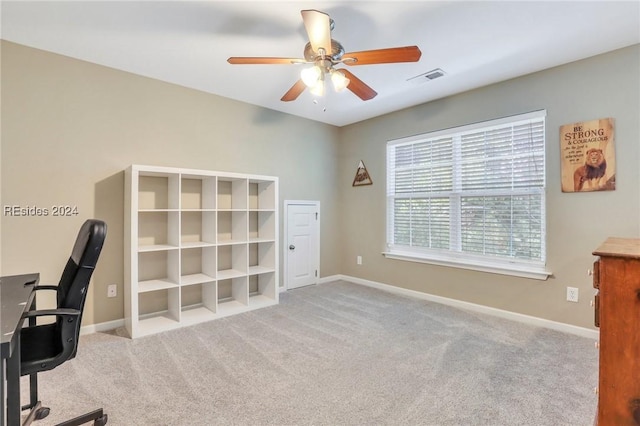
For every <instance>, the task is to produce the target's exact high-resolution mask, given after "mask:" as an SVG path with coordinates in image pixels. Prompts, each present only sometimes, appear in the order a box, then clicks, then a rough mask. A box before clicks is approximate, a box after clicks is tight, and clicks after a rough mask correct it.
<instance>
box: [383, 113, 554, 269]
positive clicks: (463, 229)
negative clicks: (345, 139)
mask: <svg viewBox="0 0 640 426" xmlns="http://www.w3.org/2000/svg"><path fill="white" fill-rule="evenodd" d="M544 117H545V112H544V111H537V112H533V113H528V114H523V115H519V116H513V117H507V118H502V119H499V120H493V121H490V122H483V123H477V124H473V125H469V126H463V127H458V128H454V129H448V130H444V131H439V132H433V133H429V134H424V135H419V136H413V137H410V138H404V139H400V140H395V141H390V142H388V144H387V244H388V252H387V253H386V254H387V255H390V256H391V257H393V255H399V256H403V257H406V258H415V259H422V260H429V259H431V260H441V261H445V262H449V263H455V264H458V265H460V266H462V267H465V266H466V267H471V266H474V265H475V266H481V267H482V268H481V269H484V270H491V269H494V268H498V269H501V271H496V272H503V271H502V270H510V271H525V272H532V273H534V275H535V274H537V273H538V272H541V273H542V275H544V278H546V275H548V274H546V275H545V272H544V265H545V257H546V253H545V155H544V152H545V121H544ZM473 269H477V268H475V267H474V268H473ZM503 273H506V272H503ZM536 278H539V277H538V276H536Z"/></svg>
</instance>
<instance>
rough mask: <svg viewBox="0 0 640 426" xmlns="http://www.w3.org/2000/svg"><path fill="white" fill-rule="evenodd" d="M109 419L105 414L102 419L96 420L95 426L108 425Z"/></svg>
mask: <svg viewBox="0 0 640 426" xmlns="http://www.w3.org/2000/svg"><path fill="white" fill-rule="evenodd" d="M107 419H108V417H107V415H106V414H105V415H103V416H102V417H100V418H98V419H96V420H95V421H94V422H93V426H104V425H106V424H107Z"/></svg>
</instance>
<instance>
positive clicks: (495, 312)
mask: <svg viewBox="0 0 640 426" xmlns="http://www.w3.org/2000/svg"><path fill="white" fill-rule="evenodd" d="M336 280H344V281H349V282H351V283H354V284H360V285H364V286H367V287H372V288H377V289H379V290H383V291H387V292H389V293H395V294H400V295H403V296H409V297H414V298H417V299H422V300H428V301H430V302H436V303H441V304H443V305H448V306H452V307H454V308H460V309H465V310H468V311H473V312H478V313H482V314H487V315H492V316H495V317H500V318H504V319H508V320H511V321H517V322H521V323H524V324H529V325H534V326H537V327H543V328H548V329H551V330H556V331H561V332H564V333H569V334H574V335H577V336H581V337H587V338H590V339H595V340H597V339H598V338H599V335H600V332H599V331H598V330H591V329H588V328H584V327H578V326H575V325H571V324H565V323H562V322H557V321H551V320H548V319H544V318H538V317H533V316H530V315H524V314H519V313H517V312H510V311H505V310H503V309H498V308H492V307H490V306H484V305H478V304H475V303H470V302H464V301H462V300H456V299H450V298H448V297H442V296H436V295H433V294H428V293H422V292H420V291H415V290H408V289H406V288H401V287H396V286H393V285H389V284H383V283H379V282H376V281H370V280H365V279H362V278H357V277H351V276H349V275H332V276H330V277H326V278H323V279H321V280H320V282H319V283H323V284H324V283H328V282H331V281H336Z"/></svg>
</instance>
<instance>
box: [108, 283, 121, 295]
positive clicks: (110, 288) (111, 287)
mask: <svg viewBox="0 0 640 426" xmlns="http://www.w3.org/2000/svg"><path fill="white" fill-rule="evenodd" d="M117 295H118V286H117V285H116V284H109V286H108V287H107V297H116V296H117Z"/></svg>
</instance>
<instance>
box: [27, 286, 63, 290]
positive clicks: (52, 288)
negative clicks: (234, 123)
mask: <svg viewBox="0 0 640 426" xmlns="http://www.w3.org/2000/svg"><path fill="white" fill-rule="evenodd" d="M33 289H34V290H53V291H57V290H58V286H57V285H37V286H35V287H33Z"/></svg>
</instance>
